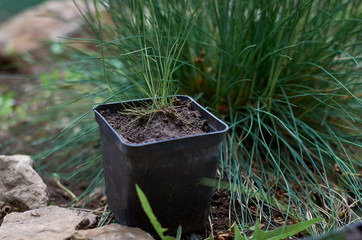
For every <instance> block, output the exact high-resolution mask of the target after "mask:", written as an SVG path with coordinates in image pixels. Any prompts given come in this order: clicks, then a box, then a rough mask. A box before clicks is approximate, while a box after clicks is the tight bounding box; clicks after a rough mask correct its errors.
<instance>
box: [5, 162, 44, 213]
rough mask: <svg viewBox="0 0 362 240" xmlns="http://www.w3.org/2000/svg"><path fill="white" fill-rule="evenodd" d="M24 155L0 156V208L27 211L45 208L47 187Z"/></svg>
mask: <svg viewBox="0 0 362 240" xmlns="http://www.w3.org/2000/svg"><path fill="white" fill-rule="evenodd" d="M32 166H33V160H32V159H31V158H30V157H29V156H26V155H13V156H6V155H0V176H1V178H0V208H1V207H3V206H4V205H10V206H12V207H17V208H20V209H21V210H29V209H35V208H41V207H45V206H47V203H48V196H47V186H46V185H45V183H44V182H43V180H42V179H41V177H40V176H39V175H38V174H37V173H36V172H35V170H34V169H33V167H32Z"/></svg>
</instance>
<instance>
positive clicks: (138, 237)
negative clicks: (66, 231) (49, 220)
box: [70, 223, 153, 240]
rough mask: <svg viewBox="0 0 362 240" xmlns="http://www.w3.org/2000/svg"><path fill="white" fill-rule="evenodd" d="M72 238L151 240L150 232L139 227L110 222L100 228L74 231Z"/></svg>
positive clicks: (90, 239)
mask: <svg viewBox="0 0 362 240" xmlns="http://www.w3.org/2000/svg"><path fill="white" fill-rule="evenodd" d="M70 239H72V240H86V239H87V240H133V239H134V240H152V239H153V238H152V237H151V235H150V234H148V233H146V232H144V231H143V230H141V229H139V228H134V227H127V226H122V225H118V224H114V223H112V224H110V225H106V226H103V227H100V228H94V229H88V230H80V231H76V232H75V233H74V234H73V235H72V236H71V238H70Z"/></svg>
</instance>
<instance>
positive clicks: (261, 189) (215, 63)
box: [56, 0, 362, 231]
mask: <svg viewBox="0 0 362 240" xmlns="http://www.w3.org/2000/svg"><path fill="white" fill-rule="evenodd" d="M94 2H95V3H96V4H98V5H97V6H99V7H98V12H97V14H96V15H93V14H92V13H91V11H90V10H89V9H90V7H89V9H88V11H87V10H85V11H84V10H83V14H84V17H85V19H86V21H87V23H88V25H89V27H90V28H91V29H92V31H93V33H94V36H95V37H96V39H95V40H91V41H90V42H93V43H94V44H97V46H98V47H99V48H100V49H101V50H100V54H99V55H98V56H97V57H94V56H92V54H89V53H83V54H85V55H88V57H86V58H83V60H87V61H89V58H90V57H91V58H95V59H96V60H98V67H99V68H96V67H95V66H97V65H96V64H97V63H96V62H92V64H95V65H93V67H92V68H91V69H92V71H94V72H98V73H102V74H103V79H105V81H104V83H103V85H93V86H96V87H95V88H93V87H92V88H89V89H92V90H90V95H85V97H87V98H88V97H89V96H93V95H94V94H95V93H96V92H97V91H101V90H102V91H103V92H102V95H100V94H98V95H97V96H99V97H100V99H102V100H100V101H98V102H102V101H109V100H114V99H125V98H130V97H134V96H138V97H144V95H145V93H144V92H143V93H141V94H140V91H139V90H138V91H137V89H140V88H139V87H140V86H138V84H140V85H141V87H142V88H144V89H148V86H147V81H138V80H139V79H142V78H143V77H142V76H143V75H145V74H154V73H160V72H162V71H165V70H168V69H169V67H170V65H162V64H161V65H158V64H153V65H152V66H151V64H149V63H150V61H154V62H157V61H159V62H162V61H163V60H164V59H165V55H164V52H162V51H161V52H152V51H151V52H149V51H148V50H149V49H148V46H151V45H152V44H154V45H152V46H156V47H155V48H154V49H156V48H157V46H158V48H159V46H168V47H171V46H173V44H174V43H175V41H177V39H179V40H180V39H181V40H183V39H186V38H185V37H180V32H179V31H178V30H179V29H180V23H189V22H190V19H193V20H192V25H193V30H192V31H191V32H187V30H184V31H181V32H184V33H185V31H186V32H187V40H185V41H184V42H183V44H182V45H183V46H182V49H183V50H182V52H180V55H179V58H176V57H175V56H172V57H170V60H172V62H173V64H175V65H174V68H172V72H170V74H169V77H168V78H167V79H168V80H171V82H172V84H171V85H169V88H172V89H173V88H176V89H177V88H179V89H180V92H181V93H185V94H187V95H190V96H193V97H195V98H197V99H198V100H199V101H200V102H201V103H202V104H204V105H205V106H209V108H210V110H211V111H213V112H214V113H215V114H217V115H218V116H220V117H222V118H223V119H224V120H225V121H227V122H228V123H229V124H230V126H231V130H230V132H229V133H228V137H227V141H226V143H225V144H224V146H223V151H222V155H221V162H220V163H221V164H220V173H221V177H223V178H226V179H228V180H229V182H230V186H233V188H235V189H234V190H235V191H232V198H231V201H232V202H231V203H233V202H235V201H238V202H239V203H240V205H241V206H243V207H242V209H232V211H237V212H241V214H239V216H238V217H239V218H238V223H239V224H240V225H241V226H242V227H243V228H244V227H247V226H249V225H253V222H254V221H255V220H256V219H257V218H259V217H262V218H265V219H266V220H268V222H269V223H270V224H271V225H273V223H274V222H273V221H275V219H274V213H275V212H281V213H282V215H283V217H284V218H285V219H287V218H288V217H289V218H292V219H295V220H297V221H298V220H302V219H310V218H315V217H324V218H325V219H326V221H325V222H323V223H322V224H321V225H320V227H319V229H315V230H316V231H321V230H325V231H326V230H329V229H335V228H337V227H339V226H343V225H345V224H349V223H351V222H353V221H358V220H361V218H360V215H359V212H361V198H362V197H361V167H362V166H361V165H362V163H361V161H360V159H361V146H362V144H361V119H360V117H361V116H360V112H361V99H360V96H361V95H360V94H361V92H360V90H358V88H360V86H361V70H360V63H359V62H360V60H361V56H362V55H361V54H362V47H361V41H360V39H361V34H362V29H361V27H360V26H361V17H362V11H361V9H362V4H361V3H360V1H354V0H351V1H332V2H331V1H317V0H316V1H292V0H286V1H277V0H275V1H268V0H261V1H252V0H250V1H243V0H225V1H216V0H215V1H201V0H192V1H191V0H190V1H188V2H187V4H186V3H183V1H162V0H160V1H151V2H150V1H136V2H137V4H144V7H145V8H142V9H143V10H144V12H143V13H142V14H143V15H142V14H141V15H137V12H135V11H134V10H135V5H134V3H135V2H134V1H115V0H112V1H111V0H99V1H94ZM150 3H153V4H152V7H153V9H152V11H153V13H152V16H153V17H154V18H155V19H157V24H156V25H155V22H153V20H152V18H149V17H148V16H150V15H147V14H149V12H148V11H149V10H147V9H148V8H147V6H148V7H149V6H150V5H149V4H150ZM100 6H102V8H101V7H100ZM139 10H141V9H139ZM143 10H142V11H143ZM196 12H197V13H198V17H197V18H196V19H195V18H193V16H194V14H195V13H196ZM137 16H143V18H145V19H143V20H141V19H139V21H141V22H137V19H138V17H137ZM135 23H136V24H135ZM142 25H147V27H144V28H143V27H142ZM186 25H187V24H186ZM186 25H184V26H186ZM140 28H142V29H143V30H142V31H141V32H142V33H141V34H140ZM181 29H182V28H181ZM154 33H157V34H159V35H158V36H157V37H155V35H154ZM140 39H141V40H142V46H143V47H140V44H139V43H140V42H139V41H140ZM155 41H156V42H155ZM157 41H159V42H158V43H157ZM149 44H151V45H149ZM145 54H146V55H145ZM177 55H178V54H177ZM139 64H140V65H139ZM161 66H162V67H163V68H164V69H163V70H161V69H160V68H161ZM139 67H141V69H140V68H139ZM171 73H172V74H171ZM156 75H157V74H156ZM156 75H153V76H150V79H162V77H155V76H156ZM126 76H127V77H126ZM129 76H131V78H132V79H133V81H129V80H130V78H129ZM171 76H172V77H171ZM90 79H92V78H90ZM143 79H144V78H143ZM88 83H89V84H90V85H92V84H93V82H92V81H89V82H88ZM94 83H96V81H95V82H94ZM97 83H99V82H97ZM77 84H78V83H76V82H74V83H72V84H70V86H72V87H73V88H75V89H76V86H77ZM151 89H152V88H151ZM161 89H162V88H161ZM107 90H108V92H107ZM147 92H148V93H150V91H147ZM168 94H169V92H165V93H162V92H154V93H152V94H151V96H152V97H156V96H167V95H168ZM146 95H147V94H146ZM74 105H77V102H74V103H72V104H71V105H69V106H74ZM83 117H84V116H83ZM80 119H81V118H79V120H80ZM74 126H76V127H77V128H81V129H82V128H84V126H85V127H89V124H88V125H87V124H84V123H83V120H82V121H78V120H76V121H75V122H73V123H72V124H70V126H69V127H67V128H66V131H68V132H69V133H72V131H70V130H71V129H72V128H75V127H74ZM95 134H96V132H95ZM74 136H79V134H78V135H74V134H73V133H72V134H71V135H69V136H68V137H67V136H66V135H65V137H66V138H64V139H63V140H62V141H61V142H60V143H59V145H58V146H57V147H56V149H58V148H61V147H63V144H64V143H67V144H64V146H66V148H63V149H62V151H63V152H66V153H73V155H72V156H74V152H77V151H78V149H79V144H81V145H82V144H84V145H87V146H89V147H92V146H93V149H94V148H95V147H96V143H95V141H94V140H93V141H92V142H90V140H89V138H84V139H82V140H81V141H80V139H81V138H79V137H76V140H75V141H74V142H72V141H70V139H72V137H74ZM95 139H97V138H95ZM68 141H69V144H68ZM78 141H80V142H78ZM81 159H86V157H85V156H82V158H81ZM97 160H99V159H97ZM77 163H79V162H78V161H77ZM66 164H71V162H70V161H67V162H66ZM90 169H91V170H92V171H94V169H93V168H90ZM280 201H281V202H283V204H280V203H279V202H280ZM231 205H232V206H235V205H234V204H231ZM251 205H253V206H256V207H257V208H258V209H260V210H261V211H257V214H256V213H255V212H253V211H251V210H250V208H249V207H250V206H251ZM265 209H268V211H265Z"/></svg>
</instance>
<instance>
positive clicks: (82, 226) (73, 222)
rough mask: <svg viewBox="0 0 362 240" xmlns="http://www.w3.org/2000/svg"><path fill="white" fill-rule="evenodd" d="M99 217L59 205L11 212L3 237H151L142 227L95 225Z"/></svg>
mask: <svg viewBox="0 0 362 240" xmlns="http://www.w3.org/2000/svg"><path fill="white" fill-rule="evenodd" d="M96 224H97V216H96V215H94V214H92V213H88V212H85V211H79V210H72V209H67V208H61V207H56V206H49V207H45V208H39V209H34V210H31V211H26V212H23V213H16V212H14V213H10V214H9V215H7V216H6V217H5V218H4V222H3V224H2V225H1V227H0V240H2V239H13V240H22V239H37V240H48V239H59V240H86V239H87V240H103V239H104V240H126V239H127V240H132V239H137V240H152V239H153V238H152V237H151V235H150V234H148V233H146V232H144V231H142V230H141V229H139V228H133V227H127V226H122V225H118V224H110V225H106V226H103V227H100V228H93V229H90V228H92V227H95V226H96Z"/></svg>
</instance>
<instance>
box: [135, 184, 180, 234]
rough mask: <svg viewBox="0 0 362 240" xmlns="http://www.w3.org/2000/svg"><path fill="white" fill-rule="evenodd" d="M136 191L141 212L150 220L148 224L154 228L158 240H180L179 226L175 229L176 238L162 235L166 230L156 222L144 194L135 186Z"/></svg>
mask: <svg viewBox="0 0 362 240" xmlns="http://www.w3.org/2000/svg"><path fill="white" fill-rule="evenodd" d="M136 191H137V194H138V198H139V200H140V202H141V205H142V208H143V211H144V212H145V213H146V215H147V217H148V218H149V219H150V222H151V224H152V226H153V227H154V229H155V230H156V232H157V234H158V236H160V238H161V239H162V240H180V239H181V232H182V228H181V226H179V228H178V229H177V235H176V238H174V237H171V236H165V235H164V233H165V232H166V231H167V228H163V227H162V226H161V224H160V222H159V221H158V220H157V218H156V216H155V214H154V213H153V211H152V208H151V205H150V203H149V202H148V199H147V197H146V195H145V194H144V192H143V191H142V189H141V188H140V187H139V186H138V185H137V184H136Z"/></svg>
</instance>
